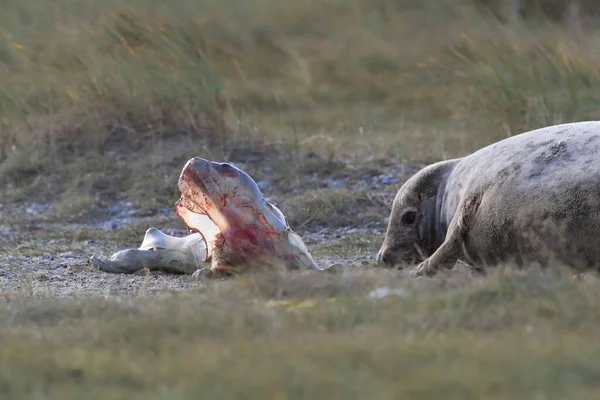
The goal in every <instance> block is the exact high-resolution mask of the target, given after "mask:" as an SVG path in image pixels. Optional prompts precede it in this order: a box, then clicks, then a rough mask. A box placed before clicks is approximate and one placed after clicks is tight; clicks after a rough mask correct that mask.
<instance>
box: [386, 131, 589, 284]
mask: <svg viewBox="0 0 600 400" xmlns="http://www.w3.org/2000/svg"><path fill="white" fill-rule="evenodd" d="M377 260H378V262H380V263H384V264H387V265H397V264H407V263H408V264H416V263H418V262H420V264H419V265H418V266H417V268H416V269H415V270H414V274H415V275H417V276H418V275H423V274H427V275H433V274H435V273H436V270H437V269H438V268H439V267H440V266H445V267H447V268H452V267H453V266H454V264H455V263H456V261H458V260H461V261H464V262H466V263H468V264H470V265H472V266H478V267H485V266H493V265H497V264H500V263H513V264H515V265H517V266H525V265H531V264H537V265H540V266H542V267H543V266H547V265H549V264H551V263H560V264H563V265H567V266H570V267H574V268H576V269H579V270H586V269H590V268H598V266H599V265H600V121H590V122H576V123H570V124H561V125H555V126H549V127H546V128H541V129H536V130H533V131H529V132H526V133H522V134H520V135H516V136H513V137H510V138H507V139H504V140H501V141H499V142H496V143H494V144H491V145H489V146H487V147H484V148H482V149H480V150H479V151H477V152H475V153H473V154H471V155H469V156H466V157H463V158H458V159H453V160H448V161H442V162H439V163H435V164H432V165H429V166H427V167H425V168H424V169H422V170H421V171H419V172H418V173H416V174H415V175H414V176H412V177H411V178H410V179H409V180H408V181H406V183H405V184H404V185H403V186H402V187H401V188H400V189H399V190H398V193H397V194H396V197H395V199H394V202H393V206H392V211H391V214H390V219H389V223H388V227H387V232H386V235H385V239H384V241H383V244H382V246H381V249H380V250H379V253H378V254H377Z"/></svg>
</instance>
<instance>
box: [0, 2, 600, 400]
mask: <svg viewBox="0 0 600 400" xmlns="http://www.w3.org/2000/svg"><path fill="white" fill-rule="evenodd" d="M500 3H501V2H498V1H495V0H494V1H489V0H477V1H471V0H456V1H453V2H448V1H443V0H430V1H427V2H424V1H417V0H399V1H394V2H391V1H385V0H370V1H367V0H306V1H302V2H285V3H283V2H281V1H277V0H245V1H241V0H220V1H216V0H201V1H191V0H170V1H168V2H167V1H162V0H156V1H143V0H123V1H118V2H117V1H114V0H106V1H102V2H90V1H83V0H55V1H52V2H47V1H46V2H43V1H39V0H19V1H16V0H4V1H3V2H2V6H1V7H2V12H1V13H0V27H1V28H0V203H1V204H2V206H0V222H1V225H2V226H0V228H1V229H3V230H2V231H0V232H4V229H5V228H6V229H8V230H7V231H6V232H9V233H8V234H7V235H4V234H2V235H0V263H1V264H2V265H0V282H5V283H6V282H8V283H10V284H12V283H14V280H15V279H18V280H20V281H19V284H18V285H13V287H17V289H18V290H17V291H14V290H13V291H9V290H5V289H2V290H1V291H0V326H1V327H2V328H1V329H0V341H1V342H2V343H3V346H2V350H1V351H0V396H2V397H3V398H4V397H6V398H40V399H46V398H60V399H69V398H82V397H85V398H91V399H93V398H102V399H121V398H123V399H125V398H127V399H136V398H148V397H150V398H165V399H166V398H180V399H184V398H186V399H187V398H198V397H201V398H219V399H221V398H249V399H253V398H257V399H258V398H260V399H264V398H277V399H288V398H290V399H300V398H310V399H315V398H365V397H372V398H376V399H391V398H410V399H431V398H447V399H461V400H462V399H497V400H500V399H516V398H519V399H520V398H529V399H562V398H569V399H593V398H597V397H598V391H599V387H598V382H599V381H600V363H599V361H598V360H599V359H600V358H599V354H600V346H599V345H598V342H597V340H595V339H594V338H595V337H597V336H598V334H599V333H600V332H599V330H598V326H600V325H599V320H598V315H600V313H599V311H600V310H598V309H597V308H598V304H600V298H598V296H599V294H598V293H600V291H599V290H598V289H599V287H598V285H599V283H598V280H597V279H596V278H589V279H586V280H576V279H573V278H572V277H571V276H570V275H569V274H568V273H564V272H561V271H546V272H545V273H541V272H537V271H520V272H519V271H513V270H511V269H510V268H508V270H507V271H504V270H501V271H495V272H493V273H491V274H490V275H489V276H487V277H484V278H472V277H467V276H465V275H464V274H460V273H456V274H455V273H454V272H453V273H443V274H441V276H439V277H436V278H433V279H418V280H414V279H405V278H403V277H402V276H403V275H401V274H398V273H397V272H394V271H386V270H381V269H376V268H372V266H371V265H369V262H368V261H365V257H366V256H368V255H374V254H375V253H376V251H377V249H378V247H379V245H380V243H381V240H382V238H381V236H380V235H377V234H374V233H356V232H355V233H350V234H349V235H346V236H345V237H343V238H335V237H333V238H332V239H331V240H321V241H315V240H307V244H308V245H309V246H310V249H311V251H312V252H313V253H314V255H315V256H316V257H319V258H323V259H328V260H334V261H333V262H336V263H339V264H342V265H345V266H346V271H345V272H344V274H342V275H329V274H282V275H280V274H271V275H269V276H263V275H256V276H253V275H248V276H245V277H240V278H237V279H235V280H234V281H232V282H227V283H224V282H218V283H215V284H213V285H202V286H198V287H194V288H193V289H192V290H187V291H183V292H171V291H170V290H165V289H163V288H162V286H161V285H164V287H166V288H167V289H168V288H173V287H175V286H177V284H181V285H183V283H181V282H184V278H182V277H177V278H175V277H173V278H170V277H167V278H165V277H164V276H163V275H143V274H142V275H141V276H139V275H136V276H130V277H126V278H121V277H112V276H111V277H107V276H106V275H101V274H99V273H97V272H93V271H91V270H90V269H89V267H88V266H86V265H85V263H84V259H85V258H87V257H89V256H90V255H91V254H88V253H92V252H98V253H104V255H110V254H111V253H112V252H114V251H117V250H119V249H122V248H125V247H133V246H137V245H139V243H140V241H141V238H142V235H143V233H144V231H145V230H146V229H147V228H148V227H149V226H156V225H157V224H158V225H159V226H160V227H162V228H166V227H173V228H178V229H181V228H183V225H182V222H181V221H180V219H178V218H176V217H173V216H167V217H164V218H163V217H158V216H157V214H158V211H159V210H161V209H163V208H166V207H171V208H172V205H173V203H174V202H175V201H176V199H177V197H178V195H179V194H178V191H177V188H176V184H175V183H176V179H177V177H178V175H179V172H180V169H181V167H182V166H183V165H184V163H185V161H187V159H189V158H190V157H192V156H203V157H207V158H211V159H218V160H231V161H233V162H235V163H237V164H240V165H241V166H242V167H243V169H244V170H246V171H248V172H249V173H250V174H251V176H253V177H254V178H255V179H256V180H257V181H265V182H267V183H268V184H269V185H270V188H269V190H265V194H266V195H268V196H273V197H275V198H276V200H277V203H278V206H280V207H281V209H282V210H283V211H284V213H285V214H286V216H287V217H288V219H289V221H290V223H291V224H292V227H293V228H294V229H297V230H299V231H301V232H312V233H314V231H316V230H318V229H322V228H327V229H330V230H333V231H336V229H337V230H338V231H339V230H342V229H346V230H348V229H350V228H355V227H357V228H369V229H370V227H372V226H378V227H379V228H381V224H382V223H383V221H385V217H386V216H387V215H388V214H389V208H388V206H389V201H390V200H391V197H392V196H393V194H394V191H395V190H396V188H397V184H399V183H396V182H401V181H403V180H404V179H406V178H407V177H408V176H409V175H410V174H411V173H414V172H415V171H416V170H417V169H418V168H419V167H420V166H422V165H424V164H426V163H429V162H434V161H438V160H441V159H444V158H451V157H458V156H462V155H466V154H468V153H470V152H471V151H473V150H476V149H478V148H480V147H482V146H484V145H486V144H489V143H491V142H494V141H496V140H499V139H501V138H504V137H506V136H508V135H514V134H517V133H520V132H522V131H525V130H529V129H533V128H537V127H541V126H544V125H549V124H554V123H561V122H568V121H576V120H591V119H597V118H599V117H600V107H599V104H600V72H599V67H598V66H599V65H600V53H599V52H598V50H597V49H598V42H599V41H600V33H599V32H600V31H599V30H598V28H600V26H599V25H598V22H597V21H595V20H594V19H593V18H585V21H584V24H583V25H582V26H578V27H573V26H571V25H569V24H565V23H563V21H561V18H559V17H557V14H556V12H555V10H554V9H550V8H548V7H551V6H552V5H557V4H558V3H561V4H562V3H564V2H543V4H542V3H540V4H539V8H540V9H539V10H537V11H536V10H535V7H534V6H533V4H534V3H536V2H535V1H527V2H526V3H527V4H526V9H525V11H524V13H525V14H526V15H527V18H526V19H524V20H517V21H515V20H509V19H508V18H505V17H506V14H505V12H506V10H504V9H502V8H496V7H497V6H498V5H499V4H500ZM550 3H552V4H550ZM549 4H550V6H549ZM582 4H583V6H584V7H590V8H589V10H588V11H589V12H587V13H586V17H588V16H593V15H595V14H596V13H597V9H596V8H595V7H596V5H595V3H593V2H589V4H588V1H584V2H582ZM536 13H537V14H536ZM544 14H545V16H544ZM531 15H535V18H534V17H531ZM498 17H499V18H498ZM397 164H402V165H403V166H405V167H406V169H403V170H402V171H401V172H398V170H396V169H394V168H395V167H394V166H395V165H397ZM391 170H393V172H392V173H393V174H394V176H395V177H396V178H398V177H399V178H398V179H397V180H396V181H394V183H393V184H389V185H387V186H386V187H383V186H381V190H380V189H376V190H375V189H372V188H371V186H369V185H370V183H369V182H371V181H370V178H372V177H381V175H382V174H384V173H387V172H389V171H391ZM325 181H327V182H330V183H331V182H334V181H342V182H343V184H342V185H341V186H340V185H338V186H335V185H333V187H324V186H325V184H324V182H325ZM378 187H379V186H378ZM117 200H123V201H130V202H132V203H133V205H134V208H135V209H137V210H139V212H140V214H138V217H139V216H145V217H147V218H146V219H145V220H143V221H142V222H139V223H138V224H134V225H131V226H128V227H126V228H123V229H115V230H111V231H101V230H98V229H95V227H94V225H93V224H92V222H97V221H105V220H106V217H107V215H108V214H110V211H109V210H110V209H111V206H112V205H114V204H115V201H117ZM29 202H36V203H50V204H51V205H52V208H51V210H50V212H48V213H45V214H40V215H36V216H31V215H30V216H23V215H21V214H20V213H19V206H20V205H22V204H23V203H29ZM65 222H77V223H79V224H80V225H68V226H66V225H64V224H65ZM377 224H379V225H377ZM9 228H10V229H9ZM63 252H72V253H73V257H75V258H71V259H70V261H69V263H70V264H68V265H66V264H65V265H63V267H61V268H60V270H59V271H58V272H57V270H56V268H55V267H56V265H54V264H56V262H54V263H53V262H52V261H48V260H50V258H49V257H54V256H56V257H60V253H63ZM48 254H49V257H47V258H46V259H44V260H42V258H43V257H46V256H47V255H48ZM355 257H356V258H358V259H360V260H362V262H359V263H357V265H354V264H353V265H349V264H351V262H350V260H352V259H353V258H355ZM77 260H79V261H77ZM42 261H43V263H42ZM57 262H58V261H57ZM36 263H37V264H39V265H37V264H36ZM352 263H354V261H352ZM69 272H70V273H72V274H73V275H74V276H75V278H76V279H77V281H76V282H74V281H73V280H69V279H72V278H69V274H68V273H69ZM6 276H10V278H5V277H6ZM113 278H114V279H113ZM7 279H10V280H13V281H10V280H9V281H7ZM107 282H108V283H107ZM184 283H186V285H187V284H189V286H192V285H191V284H190V282H188V281H185V282H184ZM94 285H98V287H101V288H102V290H104V293H105V294H104V295H97V296H90V295H89V294H86V293H90V292H94V290H96V292H95V293H100V292H102V290H100V289H99V288H96V289H94V287H93V286H94ZM110 285H114V290H113V286H111V287H110V288H108V286H110ZM73 287H78V288H81V290H82V293H81V294H73V295H71V296H70V297H68V298H64V299H58V298H56V297H57V296H53V294H54V293H56V294H57V295H60V294H61V293H63V292H64V291H68V289H69V288H73ZM186 287H188V286H186ZM381 287H393V288H395V289H397V291H396V293H397V295H392V296H388V297H384V298H381V299H376V298H370V297H368V294H369V293H371V291H373V290H375V289H377V288H381ZM109 289H110V290H109ZM71 292H72V290H71ZM123 292H125V293H129V294H130V295H125V294H123ZM50 295H52V296H50Z"/></svg>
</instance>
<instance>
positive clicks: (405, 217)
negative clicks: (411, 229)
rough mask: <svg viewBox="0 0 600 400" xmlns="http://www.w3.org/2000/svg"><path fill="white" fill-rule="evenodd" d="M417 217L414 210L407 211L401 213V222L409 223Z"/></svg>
mask: <svg viewBox="0 0 600 400" xmlns="http://www.w3.org/2000/svg"><path fill="white" fill-rule="evenodd" d="M416 219H417V213H416V212H414V211H407V212H405V213H404V214H402V222H403V223H405V224H406V225H410V224H412V223H413V222H415V220H416Z"/></svg>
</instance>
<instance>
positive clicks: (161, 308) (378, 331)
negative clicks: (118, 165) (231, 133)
mask: <svg viewBox="0 0 600 400" xmlns="http://www.w3.org/2000/svg"><path fill="white" fill-rule="evenodd" d="M381 285H388V286H389V285H391V286H392V287H396V288H400V289H401V292H400V295H392V296H389V297H384V298H382V299H374V298H370V297H368V294H369V293H370V292H371V291H372V290H373V289H375V288H377V287H379V286H381ZM598 293H600V290H599V287H598V282H597V281H596V280H595V279H592V280H589V281H576V280H574V279H572V278H570V277H569V276H567V275H562V274H550V275H549V274H545V275H539V274H529V275H519V274H516V273H501V274H498V275H496V276H493V277H488V278H486V279H483V280H479V281H475V282H473V281H466V280H464V279H458V278H453V279H430V280H419V281H404V280H397V279H394V277H393V275H390V274H389V273H387V272H385V271H377V270H375V271H374V270H364V271H354V272H347V273H346V275H344V276H342V277H333V276H331V275H327V274H325V275H318V274H311V276H301V275H294V276H287V277H283V276H273V275H271V276H269V277H261V276H256V277H250V276H247V277H245V278H244V279H238V280H236V281H234V282H232V283H229V284H220V285H215V286H212V287H206V288H203V289H199V290H198V291H197V292H189V293H186V294H182V295H166V294H165V295H163V296H159V297H153V298H135V297H133V298H126V297H120V298H112V299H102V298H96V299H80V300H69V301H58V300H52V299H38V300H19V299H11V300H10V301H7V302H4V303H3V304H2V305H1V306H0V322H1V323H2V326H3V327H4V328H3V329H2V331H1V332H0V338H1V339H2V343H3V349H4V350H3V351H2V352H0V382H1V384H0V393H2V395H3V397H7V398H8V397H10V398H17V397H18V398H23V397H24V396H27V397H28V398H60V399H70V398H82V397H85V398H102V399H125V398H128V399H131V398H148V397H150V398H161V399H162V398H164V399H167V398H173V397H175V398H181V399H184V398H185V399H187V398H190V399H191V398H198V397H201V398H219V399H233V398H245V399H264V398H284V399H301V398H310V399H325V398H352V399H353V398H365V397H369V398H376V399H391V398H411V399H432V398H445V399H460V400H463V399H482V398H486V399H515V398H544V399H563V398H569V399H592V398H596V397H597V394H598V389H599V388H598V382H599V380H600V362H599V361H598V360H599V354H600V347H599V346H598V342H597V341H596V340H594V339H593V338H594V337H596V336H597V335H598V334H599V333H600V332H599V331H598V326H599V322H600V321H599V319H598V316H599V315H600V310H599V309H598V304H600V298H599V297H598V296H599V294H598Z"/></svg>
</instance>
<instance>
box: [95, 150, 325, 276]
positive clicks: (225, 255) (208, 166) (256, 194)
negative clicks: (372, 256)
mask: <svg viewBox="0 0 600 400" xmlns="http://www.w3.org/2000/svg"><path fill="white" fill-rule="evenodd" d="M177 185H178V187H179V190H180V191H181V197H180V199H179V200H178V201H177V203H176V204H175V208H176V210H177V214H178V215H179V216H180V217H181V218H182V219H183V220H184V222H185V223H186V225H187V226H188V230H189V231H191V232H192V233H191V234H190V235H188V236H186V237H183V238H178V237H173V236H169V235H166V234H164V233H162V232H160V231H159V230H158V229H156V228H150V229H148V231H147V232H146V236H145V237H144V241H143V243H142V245H141V246H140V247H139V248H137V249H126V250H122V251H119V252H117V253H115V254H113V255H112V257H111V258H110V259H103V258H99V257H96V256H92V258H91V263H92V265H94V266H96V267H97V268H98V269H99V270H101V271H105V272H112V273H134V272H137V271H139V270H141V269H143V268H147V269H148V270H150V271H155V270H164V271H169V272H175V273H185V274H187V273H193V274H192V276H193V277H195V278H200V277H206V278H208V277H219V276H224V275H231V274H232V273H235V272H242V271H243V270H245V269H246V268H247V267H250V266H251V267H253V268H255V269H256V268H263V267H267V268H277V267H281V268H282V269H284V268H288V269H315V270H327V271H328V272H336V269H335V268H333V269H332V268H323V267H321V266H319V265H318V264H317V263H316V261H315V259H314V258H313V256H312V255H311V254H310V252H309V250H308V248H307V247H306V245H305V244H304V242H303V241H302V238H301V237H300V236H299V235H298V234H297V233H296V232H294V231H293V230H292V229H291V228H290V226H289V224H288V222H287V219H286V218H285V216H284V215H283V213H282V212H281V211H280V210H279V209H278V208H277V207H276V206H275V205H273V204H271V203H270V202H268V201H267V200H265V199H264V197H263V195H262V193H261V191H260V189H259V187H258V185H257V184H256V182H255V181H254V180H253V179H252V178H251V177H250V176H249V175H248V174H247V173H245V172H244V171H242V170H240V169H239V168H236V167H235V166H233V165H231V164H227V163H218V162H213V161H208V160H205V159H203V158H200V157H194V158H192V159H190V160H189V161H188V162H187V163H186V164H185V166H184V168H183V170H182V171H181V174H180V176H179V180H178V182H177ZM194 271H195V272H194Z"/></svg>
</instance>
